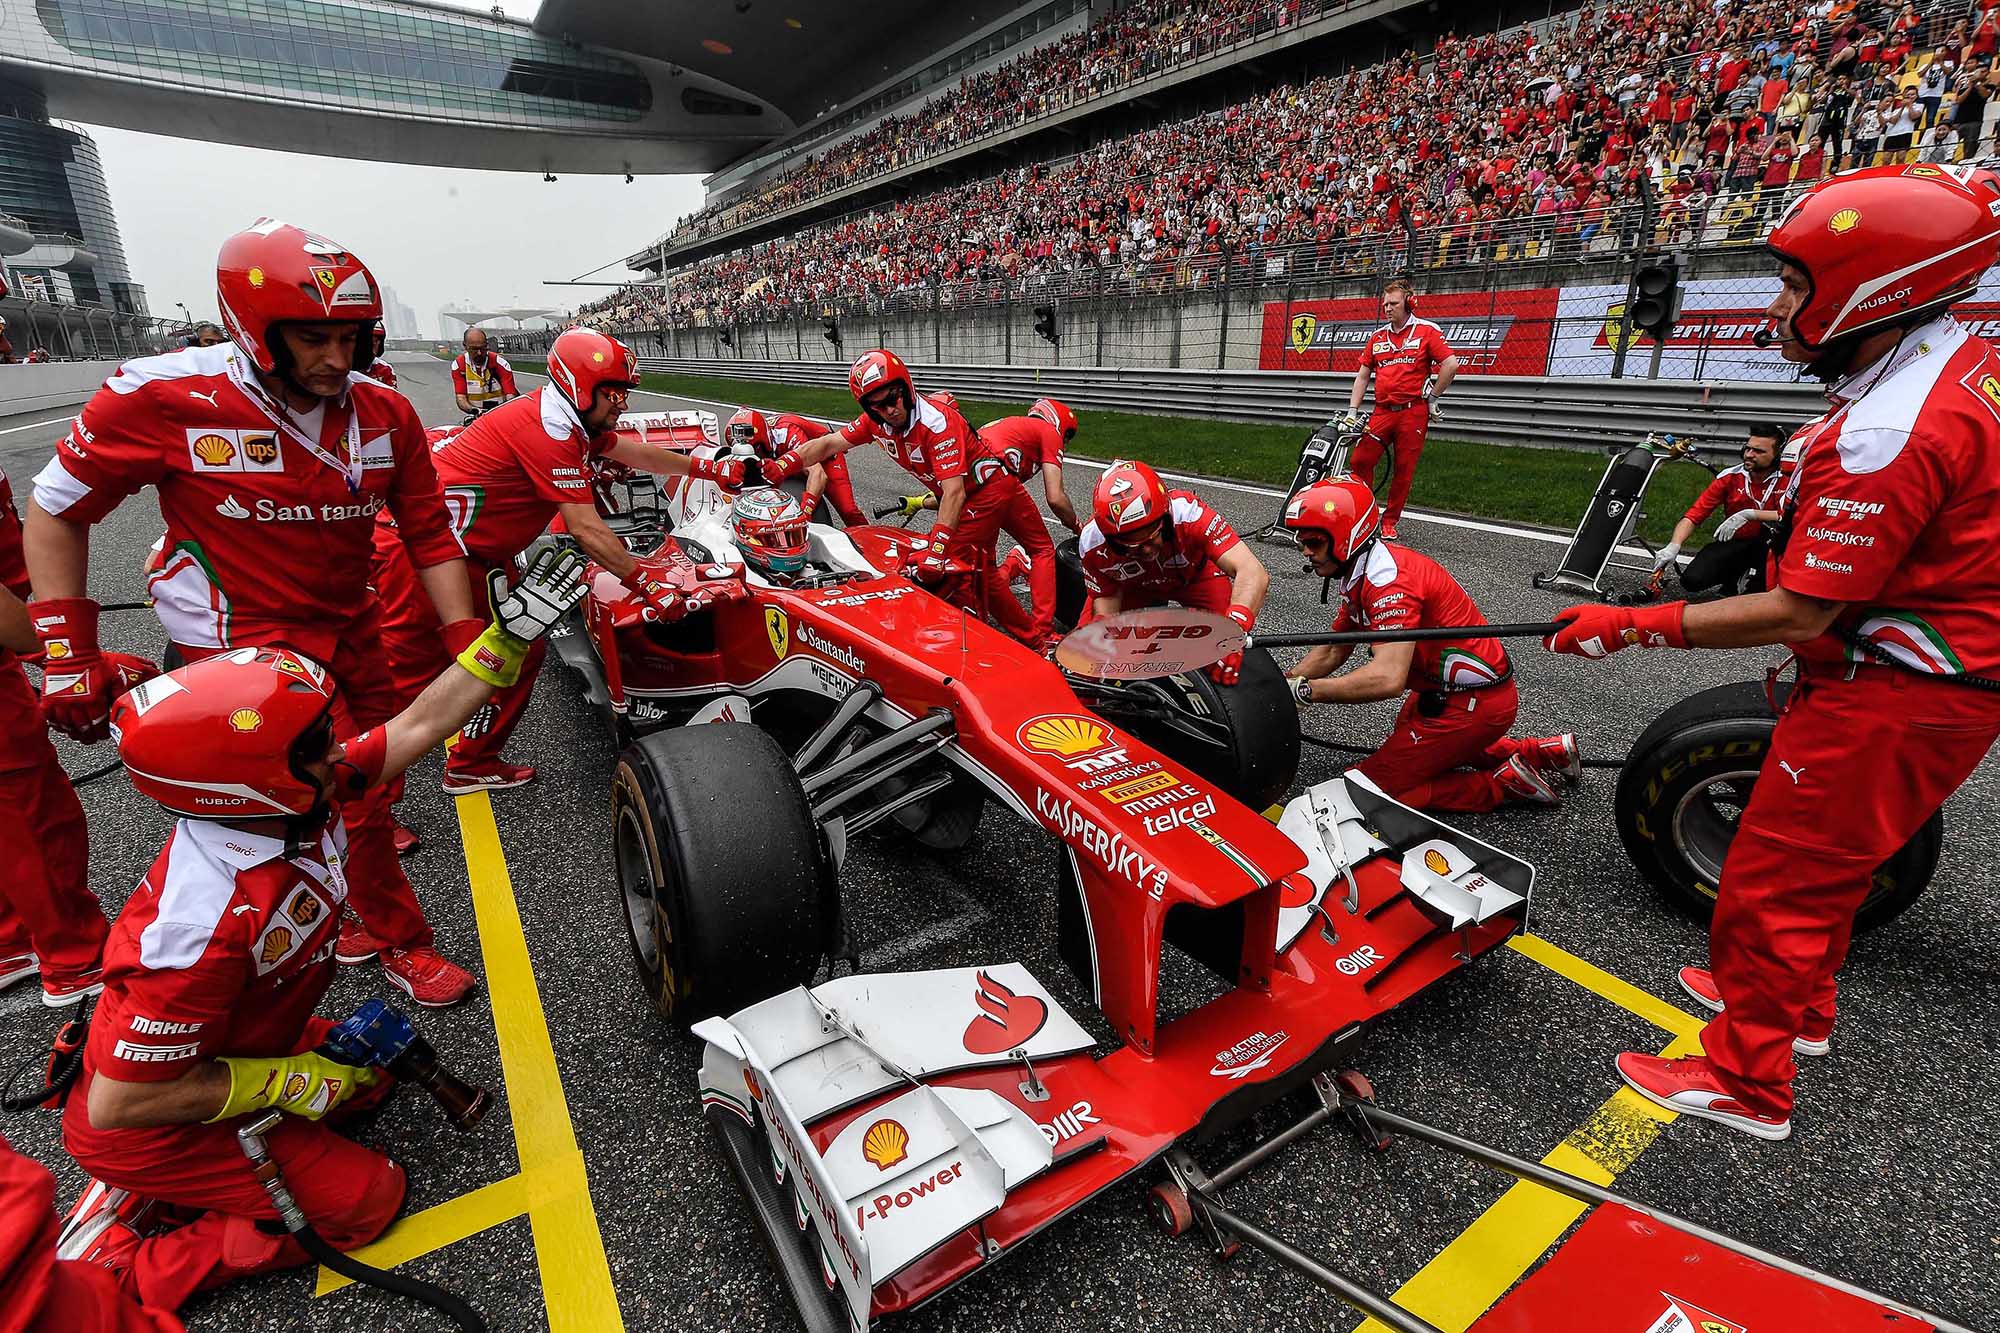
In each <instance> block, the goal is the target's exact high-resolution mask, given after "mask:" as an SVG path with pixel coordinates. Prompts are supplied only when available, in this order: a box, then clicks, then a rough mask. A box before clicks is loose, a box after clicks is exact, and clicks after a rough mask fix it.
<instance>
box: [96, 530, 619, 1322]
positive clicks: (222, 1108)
mask: <svg viewBox="0 0 2000 1333" xmlns="http://www.w3.org/2000/svg"><path fill="white" fill-rule="evenodd" d="M582 568H583V562H582V560H581V558H580V557H578V556H576V555H575V554H573V553H564V554H558V553H555V552H548V553H545V554H544V555H543V556H542V557H541V558H540V559H539V560H538V561H537V563H536V565H535V567H534V568H533V569H531V570H530V571H529V573H528V574H527V576H526V577H525V578H523V579H522V581H521V582H520V584H519V585H518V586H516V587H515V588H514V589H513V590H512V591H511V592H509V591H508V590H507V589H506V588H505V586H504V584H503V583H502V582H501V578H500V576H499V575H498V574H497V573H496V574H495V575H494V576H493V579H492V584H493V586H492V588H491V596H492V602H493V606H494V621H493V624H492V625H491V626H489V627H488V629H487V630H486V632H485V633H484V634H482V635H481V636H480V637H479V638H478V639H477V640H475V641H474V642H473V643H472V645H471V646H470V647H468V648H467V649H466V650H465V651H464V652H463V653H462V654H461V655H460V656H459V658H458V661H457V663H456V664H455V665H453V666H450V667H448V668H447V669H446V670H445V671H444V673H443V674H442V675H440V676H439V677H438V678H437V679H436V680H435V681H434V682H432V684H431V685H430V687H429V688H428V689H426V690H425V691H424V692H423V694H422V695H421V696H420V697H419V698H418V699H417V700H416V702H414V703H413V704H411V705H410V706H409V707H408V708H406V709H405V710H403V711H402V712H401V713H399V714H398V715H397V716H395V717H393V718H391V719H389V720H388V721H387V722H386V723H384V724H383V725H381V726H379V727H375V728H371V729H370V730H367V731H365V732H362V733H361V734H359V735H356V736H354V737H352V738H350V739H348V740H346V741H344V742H338V741H336V740H335V739H334V728H335V712H334V706H335V700H336V687H335V685H334V682H333V680H332V678H331V677H330V676H329V675H328V673H327V672H326V671H325V669H324V668H322V667H321V666H320V665H319V664H318V663H316V662H313V661H311V660H310V659H307V658H305V657H302V656H300V655H299V654H297V653H296V652H293V651H292V650H290V649H287V648H281V647H250V648H238V649H231V650H228V651H225V652H222V653H219V654H216V655H213V656H211V657H208V658H206V659H204V660H202V661H198V662H195V663H193V664H192V665H190V666H187V667H184V668H182V669H181V670H179V671H175V672H171V673H169V674H167V675H164V676H159V677H156V678H154V679H153V680H151V681H148V682H147V683H146V684H144V685H141V686H139V687H138V688H137V689H135V690H133V691H132V692H130V693H128V694H126V695H124V696H122V697H121V698H120V699H119V700H118V701H117V702H116V703H115V704H114V705H113V706H112V710H111V726H112V728H113V732H114V734H115V735H116V737H117V740H118V750H119V756H120V757H121V758H122V759H123V760H124V761H125V766H126V769H127V771H128V772H129V773H130V775H131V777H132V781H133V784H134V785H135V786H136V787H138V788H139V790H140V791H142V792H144V793H145V794H146V795H148V796H150V797H152V798H153V799H155V800H157V801H159V802H160V803H161V804H162V805H164V806H165V807H166V808H167V809H168V810H170V811H172V812H174V813H175V814H176V815H178V816H180V818H179V820H178V822H177V823H176V824H175V825H174V828H173V832H172V834H171V835H170V836H169V838H168V841H167V845H166V846H165V847H164V848H163V849H162V850H161V852H160V854H159V856H158V857H157V858H156V859H155V860H154V862H153V866H152V868H151V870H149V871H148V872H147V874H146V877H145V879H144V881H142V882H141V884H140V885H139V887H138V889H137V891H136V892H134V893H133V895H132V898H131V901H130V902H129V903H127V904H126V907H125V910H124V911H123V912H122V913H121V914H120V915H119V918H118V921H117V924H116V925H114V926H113V927H112V931H111V940H110V943H109V944H108V945H107V946H106V949H105V984H104V999H103V1004H102V1007H101V1008H100V1009H99V1011H98V1013H97V1017H96V1020H95V1021H94V1022H93V1023H92V1024H91V1029H90V1038H89V1042H88V1044H87V1045H86V1047H85V1052H84V1060H83V1069H82V1072H81V1073H80V1074H79V1076H78V1082H77V1084H76V1086H75V1087H74V1088H73V1089H72V1090H71V1092H70V1096H69V1100H68V1104H67V1105H66V1106H65V1108H64V1113H63V1141H64V1146H65V1147H67V1148H68V1150H69V1152H70V1154H71V1156H73V1157H75V1158H76V1160H77V1161H78V1163H80V1164H81V1165H82V1166H83V1168H84V1169H85V1170H86V1171H88V1172H89V1173H90V1174H91V1176H92V1177H93V1179H92V1181H91V1182H90V1184H89V1185H88V1186H87V1187H86V1189H85V1190H84V1193H83V1196H82V1197H81V1198H80V1199H79V1200H78V1202H77V1204H76V1206H75V1208H74V1209H73V1210H72V1212H71V1215H70V1219H69V1222H68V1223H67V1224H66V1226H65V1228H64V1233H63V1241H62V1248H61V1253H62V1255H63V1257H65V1258H77V1259H83V1260H85V1261H88V1262H94V1263H96V1264H99V1265H101V1266H103V1267H105V1268H109V1269H111V1270H112V1271H113V1272H115V1273H116V1274H117V1275H118V1277H119V1281H120V1284H121V1286H122V1287H123V1288H124V1289H125V1290H126V1291H127V1292H129V1293H130V1294H131V1295H133V1296H135V1297H137V1298H138V1299H139V1300H141V1301H143V1302H144V1303H146V1304H147V1305H150V1306H156V1307H158V1308H161V1309H168V1310H172V1309H177V1308H179V1307H180V1305H181V1304H182V1303H183V1302H185V1301H186V1300H187V1299H188V1298H189V1297H190V1296H192V1295H194V1294H195V1293H196V1292H199V1291H205V1290H208V1289H210V1288H213V1287H217V1286H220V1285H222V1284H223V1283H226V1282H229V1281H231V1280H233V1279H236V1278H240V1277H247V1276H250V1275H251V1274H255V1273H265V1272H270V1271H273V1270H276V1269H282V1268H290V1267H294V1266H296V1265H299V1264H303V1263H305V1262H306V1254H305V1251H304V1250H303V1249H301V1248H300V1247H299V1245H298V1244H297V1242H295V1241H294V1240H292V1239H291V1237H289V1236H288V1235H287V1234H286V1233H285V1231H284V1228H283V1226H282V1225H281V1224H280V1223H279V1222H278V1221H277V1213H276V1211H275V1210H274V1209H273V1207H272V1205H271V1202H270V1200H269V1198H268V1197H267V1196H266V1195H265V1193H264V1189H263V1186H262V1185H261V1184H260V1183H259V1182H258V1180H257V1178H256V1176H255V1175H254V1174H253V1173H252V1170H251V1167H250V1164H249V1162H248V1161H247V1160H246V1159H245V1158H244V1156H243V1154H242V1152H241V1151H240V1149H239V1148H238V1145H237V1142H236V1135H235V1128H236V1127H235V1126H234V1125H232V1124H230V1123H229V1122H230V1121H232V1120H234V1119H236V1118H237V1117H239V1116H243V1115H246V1114H250V1113H253V1112H258V1113H261V1112H264V1111H268V1110H273V1109H275V1110H278V1111H282V1112H285V1113H287V1115H288V1116H289V1117H293V1118H288V1119H286V1120H285V1121H284V1122H283V1123H282V1124H281V1125H280V1126H279V1127H278V1128H277V1130H276V1131H275V1132H273V1133H272V1134H271V1136H270V1138H269V1146H270V1151H271V1155H272V1158H273V1159H274V1160H275V1161H276V1162H277V1163H278V1165H279V1167H280V1168H281V1169H282V1171H283V1173H284V1177H285V1180H286V1183H287V1184H288V1186H289V1187H290V1189H291V1192H292V1194H293V1196H294V1197H295V1198H296V1199H297V1200H298V1203H299V1205H300V1207H301V1208H302V1209H303V1210H304V1211H305V1213H306V1215H307V1217H308V1218H309V1219H310V1220H311V1222H312V1223H313V1226H314V1227H315V1228H316V1229H317V1230H318V1231H319V1232H320V1234H321V1235H323V1236H324V1237H325V1238H326V1240H327V1241H328V1243H330V1244H332V1245H333V1246H335V1247H336V1248H339V1249H342V1250H348V1249H353V1248H355V1247H357V1246H360V1245H363V1244H366V1243H367V1242H368V1241H370V1240H373V1239H374V1238H375V1237H376V1236H377V1235H379V1234H380V1233H381V1232H382V1230H383V1229H384V1228H385V1227H387V1226H388V1225H389V1222H390V1219H392V1218H393V1217H394V1216H395V1215H396V1212H397V1210H398V1209H399V1208H400V1207H401V1206H402V1202H403V1193H404V1188H405V1181H404V1176H403V1169H402V1168H401V1167H400V1166H398V1165H396V1163H394V1162H392V1161H390V1160H389V1159H388V1158H387V1157H385V1156H383V1155H382V1154H380V1153H377V1152H375V1151H373V1150H371V1149H368V1148H364V1147H362V1146H361V1145H359V1144H357V1143H354V1142H352V1141H351V1140H349V1139H347V1138H344V1137H342V1136H341V1135H339V1134H337V1133H335V1132H334V1131H333V1130H331V1129H329V1128H327V1127H326V1126H324V1125H322V1124H320V1123H317V1122H319V1121H321V1120H322V1119H324V1118H326V1117H329V1116H337V1115H338V1114H339V1113H340V1112H341V1111H342V1110H343V1109H345V1110H349V1111H352V1110H354V1109H357V1108H358V1107H359V1106H360V1105H366V1104H372V1103H373V1102H376V1101H379V1100H380V1099H381V1097H382V1096H383V1095H385V1094H386V1092H387V1086H386V1085H385V1084H383V1083H382V1080H381V1076H380V1075H379V1074H378V1073H377V1072H376V1071H375V1070H373V1069H365V1068H357V1067H355V1066H352V1065H347V1064H343V1063H341V1062H339V1061H337V1060H333V1059H330V1058H328V1057H327V1056H325V1055H322V1054H318V1053H316V1050H315V1048H316V1047H317V1046H318V1045H319V1044H320V1043H321V1042H322V1041H323V1040H324V1039H325V1037H326V1035H327V1032H328V1031H329V1029H330V1028H331V1027H332V1024H330V1023H329V1022H328V1021H327V1020H325V1019H323V1018H318V1017H316V1016H314V1014H313V1009H314V1007H315V1006H316V1005H317V1004H318V1002H319V1000H320V997H321V996H323V995H324V994H325V993H326V989H327V986H328V984H329V983H330V982H331V980H332V978H333V971H334V962H333V953H334V938H335V932H336V931H337V929H338V923H339V921H340V915H341V908H342V906H343V905H344V903H345V901H346V898H347V893H348V876H349V873H350V870H351V863H350V861H349V859H348V851H347V827H346V824H345V823H344V822H343V820H342V819H341V816H340V813H339V811H338V809H337V808H336V806H337V805H338V804H339V803H342V802H345V801H347V800H349V799H351V798H352V797H354V796H356V795H358V794H359V793H361V792H362V791H364V790H366V789H367V788H369V787H372V786H376V785H378V784H380V783H382V782H385V781H388V780H390V779H392V778H394V777H395V776H396V775H397V774H399V773H401V772H402V771H403V769H404V768H406V767H408V766H409V765H410V764H411V763H413V762H415V761H416V760H417V759H419V758H421V757H422V756H423V755H424V754H425V753H426V752H427V751H429V750H430V748H431V747H432V746H434V745H436V744H437V743H438V742H439V741H441V740H443V739H444V738H445V737H446V736H448V735H450V734H451V733H452V732H453V731H454V730H455V729H457V727H458V726H459V725H460V724H461V723H463V722H464V721H465V719H466V718H468V717H470V716H472V713H473V711H474V710H475V709H477V708H479V707H480V706H481V705H482V704H484V703H485V702H486V700H487V699H488V698H489V697H490V696H491V695H492V693H493V691H494V690H495V689H496V688H504V687H505V686H507V685H509V684H511V683H512V682H513V680H514V679H515V677H516V676H517V675H518V673H519V672H520V669H521V664H522V661H523V660H524V659H525V658H526V657H527V656H528V653H529V651H530V649H531V647H532V646H533V645H534V644H535V643H537V642H539V641H540V639H541V638H542V636H543V635H544V634H545V633H546V632H547V631H548V629H549V627H550V626H551V625H553V624H554V623H555V622H556V620H557V619H558V618H559V617H560V616H561V615H562V614H563V613H564V612H565V611H566V610H567V609H568V608H569V607H570V606H571V605H573V604H574V603H575V601H576V600H577V599H578V598H579V597H580V595H581V587H580V585H579V580H580V579H581V575H582ZM169 1208H171V1209H172V1210H173V1211H174V1212H175V1213H176V1214H179V1215H180V1216H182V1217H186V1216H188V1215H190V1214H191V1215H192V1219H191V1220H186V1221H182V1222H181V1223H180V1224H179V1225H177V1226H172V1227H171V1229H166V1230H162V1229H161V1228H162V1226H163V1224H165V1223H167V1221H168V1220H169V1219H168V1218H167V1217H166V1216H165V1215H164V1214H165V1213H166V1211H167V1210H168V1209H169Z"/></svg>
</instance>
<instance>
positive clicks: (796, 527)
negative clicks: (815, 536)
mask: <svg viewBox="0 0 2000 1333" xmlns="http://www.w3.org/2000/svg"><path fill="white" fill-rule="evenodd" d="M729 533H730V536H731V537H732V538H733V539H734V540H735V542H736V549H737V550H738V551H740V552H741V553H742V555H743V563H744V564H746V565H748V566H749V567H750V568H751V569H753V570H755V571H757V573H759V574H761V575H763V576H764V577H765V578H766V579H768V580H769V581H770V582H771V583H773V584H775V585H777V586H779V587H789V586H790V585H791V584H792V583H793V582H794V581H795V580H797V579H798V577H799V575H801V574H803V573H805V570H806V511H805V506H804V505H802V504H800V503H799V501H798V499H797V497H795V496H793V495H790V494H788V493H787V492H785V491H781V490H779V489H777V488H776V487H775V486H761V487H759V488H757V489H756V490H754V491H745V492H744V493H743V494H741V495H739V496H737V497H736V503H735V504H733V505H732V506H730V510H729Z"/></svg>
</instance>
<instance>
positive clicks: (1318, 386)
mask: <svg viewBox="0 0 2000 1333" xmlns="http://www.w3.org/2000/svg"><path fill="white" fill-rule="evenodd" d="M640 365H641V366H642V367H643V368H644V369H645V370H647V371H649V372H652V373H655V374H667V375H704V376H713V375H722V376H728V377H730V378H735V379H748V380H760V381H764V382H768V383H772V384H804V385H817V386H823V387H827V388H845V387H846V385H847V363H846V362H844V361H753V360H743V361H736V360H731V361H707V360H686V359H681V360H675V359H670V358H662V357H643V358H641V360H640ZM910 370H911V373H912V375H914V376H915V378H916V380H917V383H918V384H920V385H923V386H926V387H928V388H936V389H944V388H949V389H950V390H951V391H952V392H953V393H955V394H957V395H958V396H959V397H961V398H974V399H985V400H989V401H1000V402H1014V401H1018V402H1020V403H1021V404H1023V406H1024V407H1025V405H1026V404H1027V403H1029V402H1031V401H1033V400H1034V399H1036V398H1040V397H1045V396H1046V397H1051V398H1060V399H1062V400H1063V401H1064V402H1065V403H1067V404H1069V405H1070V406H1071V407H1077V408H1092V407H1096V408H1106V409H1110V410H1113V411H1121V412H1146V413H1159V414H1164V415H1171V416H1187V417H1211V418H1216V419H1220V420H1228V421H1278V422H1289V423H1293V424H1296V425H1300V426H1309V425H1313V424H1316V423H1318V422H1320V421H1323V420H1325V419H1326V418H1327V417H1329V416H1331V415H1333V414H1334V413H1336V412H1340V411H1343V410H1345V409H1346V407H1347V395H1348V393H1349V388H1350V385H1351V383H1352V378H1351V377H1350V376H1348V375H1344V374H1328V373H1323V372H1313V371H1305V372H1286V371H1269V370H1263V371H1259V370H1221V371H1214V370H1153V369H1114V368H1111V367H1104V368H1102V369H1098V368H1093V367H1078V368H1075V369H1069V368H1062V367H1056V368H1051V367H1036V366H956V365H926V364H920V363H913V364H912V365H911V367H910ZM1825 401H1826V400H1825V399H1824V398H1823V397H1822V396H1821V395H1820V393H1819V391H1818V389H1817V388H1816V387H1815V386H1813V385H1810V384H1770V383H1762V384H1757V383H1737V382H1731V383H1702V382H1698V381H1688V380H1643V379H1616V380H1614V379H1544V378H1541V377H1539V376H1517V375H1464V376H1461V377H1460V378H1459V379H1458V381H1457V382H1456V383H1454V384H1453V385H1452V386H1451V391H1450V393H1449V395H1448V396H1447V397H1446V399H1445V401H1444V403H1443V411H1442V419H1441V420H1440V421H1439V423H1438V424H1437V425H1436V426H1434V427H1433V432H1434V433H1435V434H1438V435H1443V436H1447V437H1449V438H1452V439H1464V440H1480V441H1487V442H1491V443H1495V444H1526V445H1541V446H1547V447H1557V448H1588V449H1596V448H1602V447H1604V446H1607V445H1613V444H1621V443H1629V442H1631V441H1632V440H1634V439H1636V438H1638V437H1640V436H1643V435H1645V434H1646V433H1647V432H1648V431H1660V432H1662V433H1667V434H1673V435H1680V436H1688V437H1693V438H1697V439H1717V440H1723V441H1735V440H1740V439H1741V438H1742V436H1743V432H1744V428H1745V427H1746V426H1747V425H1749V423H1751V422H1752V421H1760V420H1766V419H1769V420H1775V421H1776V422H1777V423H1778V424H1779V425H1780V426H1783V427H1785V428H1787V429H1789V428H1791V427H1794V426H1797V425H1800V424H1802V423H1803V422H1805V421H1807V420H1809V419H1810V418H1812V417H1815V416H1817V415H1819V413H1820V412H1821V411H1823V410H1824V407H1825Z"/></svg>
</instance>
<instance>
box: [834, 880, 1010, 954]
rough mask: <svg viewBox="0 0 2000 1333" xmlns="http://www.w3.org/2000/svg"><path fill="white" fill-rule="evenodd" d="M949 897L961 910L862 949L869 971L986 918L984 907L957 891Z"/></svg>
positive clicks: (927, 947)
mask: <svg viewBox="0 0 2000 1333" xmlns="http://www.w3.org/2000/svg"><path fill="white" fill-rule="evenodd" d="M949 897H950V898H951V901H952V903H953V904H954V905H956V906H958V907H960V908H961V909H962V910H960V911H959V912H958V913H956V914H955V915H953V916H948V917H946V918H945V919H944V920H942V921H937V922H933V923H932V924H931V925H928V926H925V927H924V928H923V929H922V930H920V931H918V932H916V933H915V934H914V935H902V936H898V937H897V938H896V939H894V940H891V941H890V942H889V943H887V944H885V945H883V946H882V947H881V948H879V949H872V950H866V951H864V952H863V953H862V956H861V961H862V962H863V963H864V964H866V965H867V967H868V969H869V970H870V971H873V972H879V971H881V970H882V969H883V968H884V967H886V966H892V965H894V964H896V963H898V962H901V961H902V960H903V959H905V958H907V957H909V956H911V955H912V954H918V953H924V952H927V951H928V950H930V949H931V948H932V947H934V946H936V945H940V944H945V943H948V942H949V941H951V940H955V939H957V938H958V937H959V936H961V935H963V934H965V933H966V932H967V931H969V930H971V929H972V928H973V927H975V926H977V925H979V924H980V923H981V922H983V921H985V920H986V919H987V914H986V909H985V908H983V907H981V906H980V905H979V904H978V903H976V902H974V901H972V899H971V898H969V897H967V896H965V895H964V894H962V893H958V892H956V891H952V892H950V894H949Z"/></svg>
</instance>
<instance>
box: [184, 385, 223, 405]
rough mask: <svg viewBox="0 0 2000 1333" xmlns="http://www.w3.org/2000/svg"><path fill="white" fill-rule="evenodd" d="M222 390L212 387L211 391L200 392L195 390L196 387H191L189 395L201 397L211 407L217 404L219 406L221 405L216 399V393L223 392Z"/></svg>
mask: <svg viewBox="0 0 2000 1333" xmlns="http://www.w3.org/2000/svg"><path fill="white" fill-rule="evenodd" d="M221 392H222V390H220V389H210V390H209V391H208V392H207V393H200V392H197V391H196V390H194V389H189V390H188V397H190V398H199V399H201V400H202V401H203V402H205V403H207V404H208V405H209V406H210V407H216V406H219V405H218V404H217V403H216V401H215V396H216V395H217V394H218V393H221Z"/></svg>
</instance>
